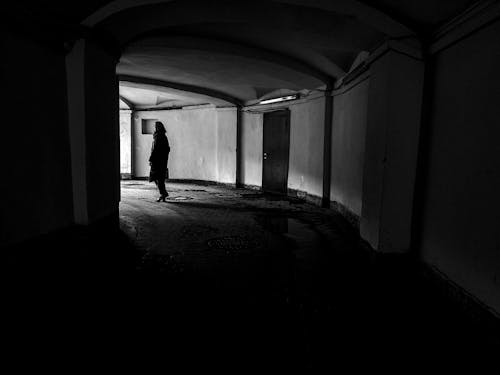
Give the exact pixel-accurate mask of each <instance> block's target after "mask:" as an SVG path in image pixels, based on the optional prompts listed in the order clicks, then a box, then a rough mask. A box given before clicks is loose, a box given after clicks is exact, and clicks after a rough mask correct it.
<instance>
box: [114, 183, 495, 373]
mask: <svg viewBox="0 0 500 375" xmlns="http://www.w3.org/2000/svg"><path fill="white" fill-rule="evenodd" d="M167 189H168V191H169V192H170V196H169V198H168V200H167V202H165V203H163V202H161V203H157V202H155V198H156V197H157V192H156V189H155V187H154V185H152V184H149V183H146V182H139V181H128V182H123V185H122V203H121V206H120V209H121V211H120V212H121V226H122V229H123V231H124V232H125V233H127V235H128V236H129V237H130V238H132V239H133V242H134V243H135V244H136V246H137V247H138V248H140V249H141V250H143V251H144V256H143V257H142V260H141V262H140V266H139V272H141V273H143V274H148V275H149V276H151V277H152V275H155V276H154V280H155V281H152V282H154V283H156V285H157V286H159V290H158V291H157V292H158V297H159V298H165V300H166V301H168V302H167V303H166V305H165V308H166V309H167V310H168V309H173V310H174V311H176V312H179V314H181V316H182V317H181V318H180V322H182V323H181V324H183V325H184V327H183V328H180V327H177V328H180V331H179V333H180V334H181V336H182V332H184V329H185V330H186V332H189V334H188V336H189V337H192V338H193V341H192V342H191V341H190V340H187V342H186V345H187V346H188V347H192V348H195V349H194V350H195V352H197V353H199V352H202V353H203V352H206V353H210V354H211V355H209V356H208V358H210V359H211V360H214V361H215V363H214V365H216V364H217V363H225V361H228V362H230V363H236V364H238V365H240V366H246V367H248V366H254V365H255V366H256V368H260V366H262V365H263V364H264V363H266V364H267V366H270V365H272V366H273V367H274V368H276V369H298V368H301V369H309V370H311V369H319V368H321V369H324V368H331V369H334V368H335V367H336V366H338V365H339V364H341V363H343V364H347V365H350V366H353V367H356V366H357V365H362V364H364V363H362V362H361V363H360V362H359V357H360V356H363V357H365V358H368V357H367V356H373V358H378V360H379V361H380V360H381V361H382V362H383V361H384V356H386V355H388V354H389V353H391V354H390V355H391V356H400V358H407V359H409V360H413V361H415V362H418V361H419V360H421V359H425V358H427V359H429V358H432V357H433V356H436V357H437V358H440V359H442V360H443V359H444V357H442V356H443V355H444V353H445V352H448V351H449V353H452V354H451V355H452V356H455V355H457V354H458V353H460V352H462V351H463V352H464V353H469V355H471V354H472V352H471V349H474V350H477V349H478V348H481V350H480V352H482V350H483V348H482V346H483V345H484V352H482V353H483V354H485V355H486V352H487V350H488V349H489V348H493V346H491V345H490V344H489V343H488V342H486V341H484V339H483V338H482V336H481V335H480V334H479V333H477V332H475V331H474V327H469V326H467V324H466V323H464V322H463V321H462V320H461V318H460V317H459V316H457V315H456V313H455V312H454V311H453V310H452V308H451V307H450V306H447V305H446V304H445V303H443V302H442V301H440V300H439V298H438V297H437V296H433V295H432V293H431V292H430V291H429V290H428V289H427V288H426V287H425V286H424V285H422V283H420V281H419V280H418V269H417V267H416V266H413V265H412V264H411V262H410V261H408V260H406V259H398V258H397V257H396V259H392V258H390V257H389V258H387V259H374V258H373V257H372V256H371V253H370V252H369V250H367V249H366V247H364V246H363V245H362V243H360V240H359V238H358V237H357V236H356V235H355V234H354V233H352V232H351V230H350V227H349V226H348V225H347V223H346V222H345V221H344V220H343V219H342V218H341V217H339V216H338V215H337V214H335V213H333V212H332V211H331V210H325V209H321V208H319V207H315V206H313V205H310V204H307V203H305V202H303V201H301V200H298V199H292V198H280V197H276V196H272V195H264V194H262V193H260V192H258V191H252V190H245V189H231V188H225V187H220V186H214V185H201V186H200V185H193V184H173V183H171V184H169V185H168V186H167ZM157 280H158V281H157ZM164 288H165V289H164ZM172 304H178V305H177V306H172ZM185 307H187V308H188V309H190V311H185ZM191 309H192V310H191ZM174 324H175V323H174ZM477 340H483V342H480V343H477ZM472 342H475V343H474V344H472ZM219 349H220V350H219ZM187 350H188V351H189V349H187ZM214 352H215V353H217V354H218V355H213V354H214ZM386 359H387V360H389V361H390V359H389V358H386ZM233 360H234V362H233Z"/></svg>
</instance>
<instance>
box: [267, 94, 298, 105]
mask: <svg viewBox="0 0 500 375" xmlns="http://www.w3.org/2000/svg"><path fill="white" fill-rule="evenodd" d="M297 97H298V95H297V94H295V95H288V96H282V97H280V98H274V99H267V100H263V101H261V102H259V104H271V103H279V102H284V101H287V100H294V99H297Z"/></svg>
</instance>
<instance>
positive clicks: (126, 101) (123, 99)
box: [119, 95, 135, 110]
mask: <svg viewBox="0 0 500 375" xmlns="http://www.w3.org/2000/svg"><path fill="white" fill-rule="evenodd" d="M119 97H120V100H121V101H122V102H124V103H125V104H126V105H127V106H128V107H129V108H130V109H131V110H134V107H135V106H134V103H132V102H131V101H130V100H128V99H127V98H125V97H124V96H123V95H119Z"/></svg>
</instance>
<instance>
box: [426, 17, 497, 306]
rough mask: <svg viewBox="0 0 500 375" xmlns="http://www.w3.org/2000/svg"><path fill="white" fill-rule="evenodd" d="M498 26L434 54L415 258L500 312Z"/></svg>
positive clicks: (488, 27) (479, 32)
mask: <svg viewBox="0 0 500 375" xmlns="http://www.w3.org/2000/svg"><path fill="white" fill-rule="evenodd" d="M499 35H500V22H498V21H496V22H495V23H493V24H490V25H489V26H487V27H485V28H483V29H482V30H480V31H478V32H475V33H474V34H472V35H470V36H468V37H467V38H465V39H463V40H461V41H460V42H458V43H456V44H454V45H452V46H450V47H448V48H447V49H445V50H443V51H441V52H439V53H438V54H437V55H436V56H435V59H436V60H435V74H434V86H433V100H432V112H431V123H430V124H429V126H430V128H429V131H430V133H429V138H428V140H427V147H426V150H427V151H426V157H427V159H428V161H427V173H426V184H425V188H424V190H425V191H424V202H423V215H422V217H421V223H422V231H421V233H420V236H421V237H420V240H421V249H420V251H421V256H422V258H423V259H424V261H426V262H428V263H429V264H431V265H433V266H435V267H436V268H438V269H439V270H440V271H441V272H443V273H444V274H445V275H446V276H447V277H449V278H450V279H451V280H453V281H454V282H455V283H457V284H458V285H460V286H461V287H463V288H465V289H466V290H467V291H468V292H470V293H471V294H473V295H474V296H476V297H477V298H478V299H479V300H481V301H482V302H484V303H485V304H487V305H488V306H489V307H491V308H493V309H495V310H496V311H497V313H500V230H499V228H500V216H499V213H498V212H499V207H500V195H499V192H500V156H499V155H500V142H499V138H500V127H499V126H498V125H499V119H500V84H499V83H500V70H499V69H498V67H499V66H500V43H499V42H498V36H499Z"/></svg>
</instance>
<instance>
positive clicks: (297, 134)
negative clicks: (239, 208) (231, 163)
mask: <svg viewBox="0 0 500 375" xmlns="http://www.w3.org/2000/svg"><path fill="white" fill-rule="evenodd" d="M283 108H288V109H289V110H290V157H289V169H288V188H289V189H295V190H299V191H301V192H304V193H308V194H310V195H314V196H318V197H321V196H322V194H323V134H324V113H325V98H324V97H322V96H321V97H316V98H312V99H304V100H300V101H296V102H290V103H289V104H285V105H284V104H281V105H273V106H261V107H252V108H251V109H250V108H247V109H246V110H245V111H244V113H243V118H242V137H243V140H242V144H243V153H242V158H243V161H242V164H243V173H242V180H243V183H244V184H247V185H254V186H262V140H263V138H262V137H263V115H262V113H263V112H264V111H269V110H278V109H283Z"/></svg>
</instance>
